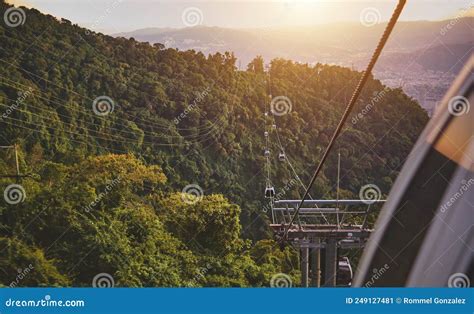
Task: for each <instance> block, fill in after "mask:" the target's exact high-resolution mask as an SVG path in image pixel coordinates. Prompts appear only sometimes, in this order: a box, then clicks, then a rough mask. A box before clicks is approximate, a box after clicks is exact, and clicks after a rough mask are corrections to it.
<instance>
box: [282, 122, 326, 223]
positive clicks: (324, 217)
mask: <svg viewBox="0 0 474 314" xmlns="http://www.w3.org/2000/svg"><path fill="white" fill-rule="evenodd" d="M273 123H274V124H275V126H276V128H275V133H276V137H277V140H278V146H279V147H280V150H281V151H282V152H283V155H284V157H285V161H286V162H287V163H288V166H290V169H291V171H292V172H293V174H294V176H295V178H296V180H297V181H298V182H299V184H300V185H301V186H302V187H303V190H306V185H305V184H304V183H303V181H301V178H300V177H299V176H298V173H297V172H296V170H295V168H294V167H293V164H292V163H291V161H290V158H289V157H288V154H287V153H286V151H285V149H284V148H283V144H282V142H281V139H280V133H279V132H278V125H277V124H276V119H275V116H273ZM308 196H309V198H310V199H313V197H312V196H311V194H309V193H308ZM315 206H316V208H319V206H318V205H317V204H315ZM320 215H321V216H322V217H323V219H324V220H325V221H326V223H327V224H329V220H327V218H326V216H325V215H324V214H323V213H322V212H321V213H320Z"/></svg>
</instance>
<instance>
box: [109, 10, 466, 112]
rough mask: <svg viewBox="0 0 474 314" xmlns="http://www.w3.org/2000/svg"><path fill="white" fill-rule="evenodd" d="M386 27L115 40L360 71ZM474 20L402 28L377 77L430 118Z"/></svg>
mask: <svg viewBox="0 0 474 314" xmlns="http://www.w3.org/2000/svg"><path fill="white" fill-rule="evenodd" d="M385 26H386V24H385V23H381V24H377V25H374V26H372V27H366V26H363V25H362V24H359V23H334V24H327V25H320V26H312V27H292V28H267V29H230V28H221V27H204V26H198V27H192V28H183V29H174V28H146V29H139V30H136V31H133V32H128V33H119V34H115V35H114V36H115V37H126V38H130V37H133V38H135V39H136V40H138V41H144V42H150V43H163V44H164V45H165V46H166V47H171V48H178V49H179V50H189V49H193V50H196V51H201V52H203V53H204V54H209V53H216V52H225V51H232V52H234V54H235V56H236V57H237V58H238V60H239V61H238V65H239V68H240V69H246V66H247V64H248V63H249V62H250V61H251V60H252V59H253V58H255V56H257V55H261V56H262V57H263V58H264V60H265V62H269V61H270V60H272V59H274V58H285V59H291V60H295V61H298V62H304V63H310V64H314V63H317V62H320V63H328V64H337V65H341V66H346V67H352V68H354V69H357V70H362V69H364V67H365V66H366V64H367V62H368V59H369V58H370V55H371V53H372V51H373V50H374V48H375V46H376V44H377V41H378V40H379V38H380V36H381V34H382V33H383V30H384V28H385ZM473 29H474V17H471V16H468V17H458V18H455V19H452V20H445V21H416V22H399V23H398V24H397V26H396V28H395V30H394V32H393V33H392V36H391V38H390V40H389V41H388V43H387V45H386V47H385V49H384V52H383V55H382V57H381V58H380V60H379V62H378V64H377V66H376V68H375V69H374V74H375V76H376V78H378V79H380V80H382V82H383V83H384V84H387V85H388V86H391V87H398V86H403V88H404V90H405V92H406V93H407V94H409V95H410V96H412V97H414V98H415V99H417V100H418V102H419V103H420V104H421V106H422V107H424V108H425V109H426V110H427V111H428V113H429V114H431V112H433V110H434V108H435V107H436V105H437V103H438V102H439V100H441V98H442V96H443V94H444V93H445V92H446V90H447V88H448V87H449V85H450V83H451V81H452V79H453V77H454V76H455V74H456V73H457V72H458V71H459V70H460V69H461V67H462V65H463V64H464V62H465V61H466V60H467V58H468V56H469V55H470V54H472V49H473V47H474V32H473Z"/></svg>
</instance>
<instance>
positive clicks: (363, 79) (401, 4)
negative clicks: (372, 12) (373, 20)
mask: <svg viewBox="0 0 474 314" xmlns="http://www.w3.org/2000/svg"><path fill="white" fill-rule="evenodd" d="M405 3H406V0H399V2H398V5H397V7H396V8H395V10H394V11H393V14H392V16H391V18H390V21H389V22H388V24H387V26H386V28H385V30H384V33H383V35H382V37H381V38H380V40H379V42H378V44H377V47H376V48H375V51H374V53H373V55H372V58H371V59H370V62H369V64H368V65H367V68H366V70H365V71H364V72H363V75H362V77H361V79H360V81H359V83H358V84H357V87H356V89H355V91H354V93H353V94H352V97H351V99H350V101H349V103H348V104H347V107H346V109H345V111H344V114H343V115H342V118H341V120H340V121H339V124H338V126H337V128H336V130H335V131H334V134H333V136H332V138H331V141H330V142H329V144H328V146H327V147H326V150H325V152H324V154H323V157H322V158H321V161H320V162H319V165H318V167H317V168H316V171H315V172H314V174H313V177H312V178H311V181H310V183H309V185H308V187H307V188H306V191H305V193H304V195H303V198H302V199H301V201H300V203H299V204H298V207H297V208H296V211H295V213H294V214H293V216H292V217H291V220H290V223H289V224H288V226H287V227H286V228H285V232H284V233H283V237H282V240H285V239H286V238H287V236H288V231H289V230H290V228H291V226H292V225H293V223H294V221H295V219H296V217H297V216H298V214H299V211H300V209H301V206H302V205H303V203H304V201H305V199H306V197H307V196H308V194H309V190H310V189H311V187H312V186H313V184H314V182H315V181H316V178H317V177H318V175H319V173H320V172H321V169H322V166H323V164H324V162H325V161H326V159H327V157H328V155H329V152H330V151H331V149H332V147H333V145H334V143H335V141H336V139H337V137H338V136H339V134H340V133H341V130H342V127H343V126H344V123H345V122H346V120H347V117H348V116H349V113H350V112H351V111H352V108H353V107H354V105H355V103H356V101H357V99H358V98H359V95H360V93H361V91H362V89H363V88H364V85H365V83H366V82H367V80H368V78H369V76H370V74H371V73H372V69H373V68H374V66H375V63H376V62H377V60H378V58H379V56H380V54H381V53H382V50H383V47H384V46H385V44H386V42H387V40H388V38H389V37H390V34H391V33H392V31H393V28H394V27H395V25H396V23H397V20H398V18H399V16H400V14H401V13H402V10H403V7H404V6H405Z"/></svg>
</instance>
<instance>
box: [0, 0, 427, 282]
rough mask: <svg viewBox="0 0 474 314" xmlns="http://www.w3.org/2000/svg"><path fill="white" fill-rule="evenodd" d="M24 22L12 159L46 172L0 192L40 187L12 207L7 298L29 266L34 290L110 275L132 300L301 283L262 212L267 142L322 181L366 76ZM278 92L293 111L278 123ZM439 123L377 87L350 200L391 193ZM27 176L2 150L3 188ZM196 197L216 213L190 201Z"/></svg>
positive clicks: (2, 74)
mask: <svg viewBox="0 0 474 314" xmlns="http://www.w3.org/2000/svg"><path fill="white" fill-rule="evenodd" d="M8 7H9V6H8V5H7V4H5V3H4V2H0V12H2V13H3V12H4V11H5V10H6V9H7V8H8ZM23 10H24V12H25V16H26V20H25V23H24V24H22V25H19V26H17V27H9V26H8V25H5V24H4V23H3V21H2V23H0V65H1V66H0V146H8V145H17V147H18V157H19V165H20V172H21V173H22V174H30V176H28V177H26V178H22V179H21V180H17V179H15V178H2V179H0V190H1V191H6V189H7V187H8V186H9V185H11V184H20V185H21V187H22V188H23V189H24V193H23V194H24V195H23V197H22V199H21V201H20V202H18V203H16V204H11V203H12V202H10V203H9V202H6V201H4V199H2V200H1V202H0V251H1V253H0V270H1V271H0V285H5V286H8V285H11V283H12V282H15V281H16V280H17V277H18V276H17V275H18V274H19V273H21V272H23V270H25V269H26V268H28V269H29V268H31V269H32V270H31V271H29V273H28V274H27V275H26V276H22V277H24V278H23V279H22V280H20V281H19V283H18V285H20V286H40V285H43V286H53V285H58V286H69V285H72V286H90V285H91V282H92V280H93V278H94V276H96V275H97V274H98V273H108V274H111V275H112V276H113V278H114V281H115V285H116V286H268V285H269V282H270V278H271V277H272V275H274V274H277V273H285V274H289V275H290V276H292V277H293V279H294V282H297V280H298V271H297V268H298V267H297V265H298V256H297V255H296V254H295V252H294V251H293V249H292V248H290V247H287V248H285V249H283V250H280V249H279V248H278V247H277V246H275V245H274V242H273V240H271V237H272V236H271V233H270V231H269V228H268V222H269V213H268V212H265V211H263V210H262V208H263V206H264V205H265V199H264V197H263V191H264V187H265V174H264V171H263V168H264V163H265V157H264V156H263V150H264V148H265V139H264V136H263V134H264V132H265V131H266V125H267V126H268V119H269V116H272V119H273V118H274V119H275V123H276V124H277V125H278V131H279V135H280V139H281V142H282V145H283V146H284V148H285V151H286V152H287V154H288V157H289V158H291V160H292V161H293V163H294V166H295V169H296V171H297V172H298V174H299V176H300V177H301V179H302V180H303V182H307V181H308V180H309V177H310V174H311V172H312V171H313V169H314V166H315V164H316V163H317V161H318V160H319V158H320V156H321V154H322V150H323V149H324V147H325V145H327V143H328V141H329V138H330V136H331V134H332V132H333V131H334V129H335V127H336V125H337V122H338V119H339V118H340V116H341V115H342V112H343V110H344V106H345V104H346V103H347V101H348V100H349V98H350V96H351V93H352V91H353V90H354V88H355V85H356V84H357V80H358V79H359V77H360V75H361V73H360V72H356V71H352V70H350V69H347V68H343V67H339V66H334V65H324V64H319V63H318V64H315V65H308V64H298V63H294V62H292V61H289V60H283V59H275V60H271V62H270V63H269V66H268V67H267V68H265V67H264V60H262V59H261V58H259V57H256V58H255V59H254V61H252V63H250V64H249V66H248V69H247V70H246V71H239V70H237V68H236V59H235V57H234V56H233V54H232V53H226V54H219V53H217V54H214V55H208V56H205V55H203V54H202V53H200V52H196V51H192V50H190V51H177V50H176V49H166V48H165V47H164V46H163V45H161V44H154V45H150V44H148V43H144V42H138V41H135V40H134V39H125V38H113V37H110V36H106V35H103V34H98V33H94V32H92V31H88V30H86V29H84V28H81V27H79V26H77V25H72V24H71V22H70V21H67V20H64V19H63V20H58V19H56V18H55V17H53V16H50V15H43V14H41V13H40V12H39V11H37V10H35V9H26V8H23ZM267 61H268V60H267ZM269 94H271V95H272V96H273V97H275V96H280V95H284V96H285V97H288V99H290V101H291V111H290V112H288V113H287V114H284V115H272V114H271V113H269V115H268V116H265V112H270V109H269V108H270V107H269V103H270V101H271V98H270V97H269ZM97 99H101V100H102V101H99V102H97ZM427 120H428V118H427V115H426V113H425V112H424V111H423V110H422V109H421V108H420V107H419V105H418V104H417V103H416V102H415V101H414V100H412V99H411V98H409V97H408V96H406V95H405V94H404V93H403V92H402V90H401V89H389V88H387V87H385V86H383V85H382V84H381V82H380V81H378V80H376V79H370V80H369V82H368V83H367V85H366V88H365V89H364V91H363V93H362V96H361V100H360V102H359V104H358V105H357V107H356V108H355V110H354V115H353V117H351V118H350V120H349V121H348V123H347V126H346V127H345V129H344V132H343V134H342V136H341V137H340V139H339V140H338V143H337V145H336V146H337V147H336V149H337V150H338V151H339V152H340V154H341V162H342V164H341V188H342V192H341V195H343V196H347V197H351V196H352V197H353V196H357V195H358V192H359V189H360V188H361V186H363V185H365V184H368V183H372V184H376V185H377V186H378V187H380V189H381V190H382V192H383V193H387V192H388V191H389V189H390V187H391V185H392V183H393V180H394V179H395V178H396V176H397V173H398V171H399V170H400V167H401V166H402V164H403V161H404V159H405V158H406V156H407V155H408V153H409V151H410V149H411V147H412V145H413V143H414V141H415V140H416V138H417V137H418V135H419V133H420V132H421V130H422V128H423V127H424V125H425V123H426V122H427ZM271 123H273V122H271ZM273 138H274V137H273ZM269 149H270V151H271V153H272V167H271V177H272V181H273V182H274V185H275V188H276V190H277V193H278V191H279V190H282V188H283V187H284V186H285V185H286V184H288V182H290V181H291V180H292V179H293V178H294V173H292V172H291V169H290V168H289V166H288V165H287V164H286V163H281V162H278V158H277V153H278V151H279V149H280V147H279V146H278V144H277V143H276V141H272V142H271V143H270V147H269ZM336 163H337V156H336V154H333V156H331V158H330V159H329V160H328V163H327V164H326V166H325V168H324V172H323V174H322V176H321V177H320V178H319V179H318V181H317V182H316V186H315V188H314V191H313V194H314V195H318V197H321V198H325V197H326V198H327V197H331V196H334V193H335V191H334V183H335V177H336V167H335V165H336ZM15 171H16V169H15V154H14V150H13V149H6V148H5V149H1V150H0V175H7V174H14V173H15ZM189 184H194V185H198V186H199V187H200V188H201V189H202V191H203V194H204V195H203V197H202V199H194V198H193V196H187V197H188V198H189V197H190V198H191V201H189V199H186V197H184V198H183V193H182V190H183V188H185V187H186V186H187V185H189ZM301 192H302V189H301V188H300V187H299V186H294V187H292V188H291V189H288V190H287V191H286V190H285V197H287V198H297V197H298V195H299V193H301ZM15 285H16V284H15Z"/></svg>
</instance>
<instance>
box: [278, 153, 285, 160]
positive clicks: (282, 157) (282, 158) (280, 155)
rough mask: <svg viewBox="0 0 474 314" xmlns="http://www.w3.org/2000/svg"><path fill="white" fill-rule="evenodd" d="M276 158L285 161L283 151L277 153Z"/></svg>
mask: <svg viewBox="0 0 474 314" xmlns="http://www.w3.org/2000/svg"><path fill="white" fill-rule="evenodd" d="M278 160H279V161H285V153H279V154H278Z"/></svg>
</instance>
